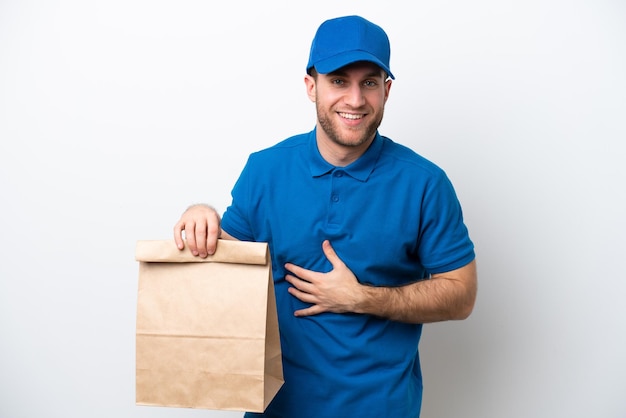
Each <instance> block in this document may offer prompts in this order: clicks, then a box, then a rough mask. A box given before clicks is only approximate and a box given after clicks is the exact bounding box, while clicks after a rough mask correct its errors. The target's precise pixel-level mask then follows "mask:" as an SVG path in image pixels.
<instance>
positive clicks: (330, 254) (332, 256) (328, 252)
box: [322, 240, 343, 269]
mask: <svg viewBox="0 0 626 418" xmlns="http://www.w3.org/2000/svg"><path fill="white" fill-rule="evenodd" d="M322 250H324V255H325V256H326V258H327V259H328V261H330V264H332V266H333V269H334V268H336V267H340V266H343V261H341V259H340V258H339V256H338V255H337V253H336V252H335V249H334V248H333V246H332V245H331V244H330V241H329V240H324V242H323V243H322Z"/></svg>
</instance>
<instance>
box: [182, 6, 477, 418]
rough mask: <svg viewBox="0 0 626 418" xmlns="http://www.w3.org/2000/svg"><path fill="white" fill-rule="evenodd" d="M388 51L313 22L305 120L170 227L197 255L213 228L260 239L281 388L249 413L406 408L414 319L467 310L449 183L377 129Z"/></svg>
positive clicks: (393, 412)
mask: <svg viewBox="0 0 626 418" xmlns="http://www.w3.org/2000/svg"><path fill="white" fill-rule="evenodd" d="M389 58H390V46H389V40H388V37H387V35H386V33H385V32H384V31H383V29H381V28H380V27H379V26H377V25H375V24H373V23H371V22H369V21H367V20H365V19H363V18H361V17H358V16H346V17H340V18H336V19H330V20H327V21H325V22H323V23H322V24H321V25H320V27H319V28H318V30H317V32H316V35H315V38H314V39H313V43H312V45H311V50H310V57H309V63H308V65H307V74H306V76H305V80H304V81H305V85H306V91H307V94H308V97H309V99H310V100H311V101H312V102H314V103H315V106H316V109H317V123H316V126H315V128H314V129H313V130H312V131H311V132H309V133H305V134H301V135H296V136H293V137H291V138H288V139H286V140H284V141H282V142H280V143H278V144H277V145H275V146H273V147H271V148H268V149H266V150H262V151H260V152H255V153H253V154H251V155H250V157H249V159H248V162H247V164H246V166H245V168H244V169H243V172H242V173H241V176H240V178H239V179H238V181H237V182H236V184H235V186H234V188H233V191H232V198H233V199H232V203H231V205H230V206H229V207H228V208H227V210H226V212H225V213H224V216H223V218H222V219H220V216H219V215H218V214H217V213H216V211H215V210H214V209H213V208H211V207H210V206H208V205H194V206H192V207H190V208H189V209H187V211H185V213H183V215H182V216H181V219H180V220H179V221H178V223H177V224H176V225H175V227H174V238H175V240H176V243H177V245H178V247H179V248H181V249H182V248H183V247H184V241H183V235H184V237H185V239H186V244H187V245H188V246H189V248H190V250H191V251H192V253H193V254H194V255H198V256H200V257H206V256H207V254H212V253H213V252H214V251H215V249H216V245H217V239H218V238H221V239H239V240H246V241H262V242H267V243H269V247H270V252H271V255H272V268H273V273H274V280H275V291H276V299H277V306H278V317H279V328H280V333H281V346H282V353H283V368H284V377H285V384H284V385H283V387H282V388H281V389H280V391H279V393H278V394H277V395H276V397H275V398H274V400H273V401H272V402H271V403H270V405H269V406H268V408H267V410H266V411H265V414H262V415H258V416H266V417H289V418H306V417H316V418H321V417H324V418H327V417H338V418H345V417H359V418H364V417H375V418H381V417H391V418H408V417H418V416H419V413H420V407H421V399H422V377H421V371H420V363H419V356H418V342H419V339H420V335H421V331H422V324H423V323H427V322H436V321H444V320H458V319H464V318H466V317H467V316H468V315H470V313H471V311H472V309H473V306H474V300H475V297H476V287H477V278H476V268H475V260H474V259H475V254H474V247H473V244H472V242H471V240H470V238H469V235H468V231H467V228H466V227H465V225H464V222H463V217H462V211H461V207H460V204H459V202H458V200H457V197H456V195H455V192H454V189H453V187H452V185H451V184H450V182H449V180H448V178H447V177H446V175H445V173H444V172H443V171H442V170H441V169H440V168H439V167H437V166H436V165H434V164H433V163H431V162H429V161H427V160H426V159H424V158H422V157H421V156H419V155H418V154H416V153H415V152H413V151H411V150H409V149H408V148H406V147H404V146H402V145H399V144H397V143H395V142H393V141H392V140H391V139H389V138H386V137H383V136H381V135H380V133H379V132H378V127H379V126H380V123H381V121H382V118H383V111H384V107H385V103H386V101H387V99H388V97H389V91H390V88H391V84H392V80H393V79H394V76H393V74H392V73H391V70H390V68H389ZM220 222H221V223H220ZM246 416H247V417H252V416H257V415H256V414H250V413H248V414H246Z"/></svg>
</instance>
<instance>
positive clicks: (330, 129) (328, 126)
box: [315, 101, 383, 147]
mask: <svg viewBox="0 0 626 418" xmlns="http://www.w3.org/2000/svg"><path fill="white" fill-rule="evenodd" d="M315 107H316V109H317V120H318V122H319V124H320V126H321V127H322V130H323V131H324V133H326V135H327V136H328V138H329V139H330V140H331V141H333V142H334V143H335V144H337V145H341V146H343V147H358V146H360V145H363V144H364V143H366V142H368V141H369V140H371V139H372V138H373V137H374V135H375V134H376V130H377V129H378V127H379V126H380V124H381V123H382V120H383V110H382V109H381V112H380V114H379V115H378V117H377V118H376V119H374V120H373V121H371V122H370V123H369V124H367V125H366V126H365V127H364V128H358V129H359V130H362V131H363V133H362V135H361V136H360V137H359V138H358V139H357V140H356V141H354V140H349V139H344V138H342V136H341V134H340V129H339V127H338V126H337V124H335V123H333V121H332V119H331V118H330V117H328V113H327V112H325V111H324V110H323V109H321V106H320V104H319V101H317V102H316V104H315Z"/></svg>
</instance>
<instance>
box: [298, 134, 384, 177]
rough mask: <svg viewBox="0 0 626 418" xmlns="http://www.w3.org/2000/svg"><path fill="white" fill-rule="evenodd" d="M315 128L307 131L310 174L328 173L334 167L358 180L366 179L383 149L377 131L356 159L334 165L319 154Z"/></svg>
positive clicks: (315, 175)
mask: <svg viewBox="0 0 626 418" xmlns="http://www.w3.org/2000/svg"><path fill="white" fill-rule="evenodd" d="M316 129H317V128H315V129H313V130H312V131H311V132H309V140H308V142H309V145H308V153H309V161H310V163H309V167H310V169H311V175H312V176H313V177H321V176H323V175H325V174H328V173H330V172H332V171H334V170H336V169H339V170H343V171H344V172H345V173H346V174H348V175H349V176H350V177H353V178H355V179H357V180H359V181H367V179H368V177H369V176H370V174H371V173H372V171H373V170H374V167H375V166H376V161H378V157H379V156H380V153H381V152H382V149H383V140H382V138H381V136H380V134H379V133H378V132H376V137H375V138H374V140H373V141H372V143H371V144H370V146H369V147H368V148H367V150H366V151H365V153H364V154H363V155H361V156H360V157H359V158H358V159H357V160H356V161H354V162H353V163H351V164H350V165H347V166H346V167H335V166H334V165H332V164H329V163H328V162H327V161H326V160H324V158H323V157H322V154H320V152H319V149H318V148H317V140H316V139H315V138H316V135H315V132H316Z"/></svg>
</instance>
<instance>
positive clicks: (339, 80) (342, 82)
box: [331, 78, 344, 86]
mask: <svg viewBox="0 0 626 418" xmlns="http://www.w3.org/2000/svg"><path fill="white" fill-rule="evenodd" d="M331 83H333V84H334V85H336V86H342V85H343V84H344V81H343V80H342V79H340V78H333V80H332V81H331Z"/></svg>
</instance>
